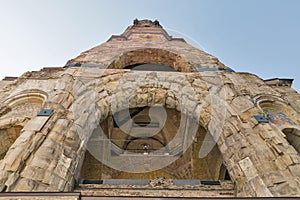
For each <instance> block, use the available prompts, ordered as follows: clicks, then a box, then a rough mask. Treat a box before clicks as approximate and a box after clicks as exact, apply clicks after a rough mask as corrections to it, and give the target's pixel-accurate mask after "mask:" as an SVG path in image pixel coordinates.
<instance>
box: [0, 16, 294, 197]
mask: <svg viewBox="0 0 300 200" xmlns="http://www.w3.org/2000/svg"><path fill="white" fill-rule="evenodd" d="M147 63H150V64H162V65H165V66H169V67H171V68H173V69H174V70H175V71H151V70H150V71H149V70H147V71H140V70H134V68H133V69H129V68H126V67H128V66H135V65H140V64H147ZM124 68H125V69H124ZM290 86H291V84H290V82H289V81H286V80H284V81H283V80H279V79H278V80H277V79H276V80H268V81H264V80H262V79H260V78H259V77H257V76H256V75H253V74H250V73H241V72H233V71H232V70H230V68H228V67H227V66H225V65H224V64H222V63H221V62H220V61H219V60H218V59H217V58H215V57H214V56H212V55H209V54H207V53H206V52H204V51H202V50H199V49H196V48H194V47H192V46H191V45H189V44H187V43H186V42H185V41H184V40H183V39H178V38H172V37H171V36H169V35H168V34H167V33H166V32H165V30H164V29H163V28H162V27H161V25H160V24H159V23H158V22H157V21H155V22H152V21H149V20H141V21H139V20H137V21H136V20H135V22H134V25H132V26H129V27H128V28H127V29H126V31H125V32H124V33H123V34H121V35H120V36H112V37H111V38H110V39H109V40H108V41H107V42H105V43H104V44H101V45H99V46H96V47H94V48H92V49H90V50H88V51H85V52H83V53H82V54H81V55H79V56H78V57H76V58H74V59H71V60H69V61H68V62H67V64H66V66H64V67H62V68H44V69H41V70H40V71H33V72H26V73H24V74H23V75H22V76H20V77H18V78H15V79H13V78H10V79H4V80H2V81H0V102H1V104H0V105H1V107H0V141H1V142H0V191H2V192H73V191H75V192H82V194H85V195H87V196H93V195H97V194H98V195H101V196H103V195H104V196H105V195H106V196H118V195H119V196H122V195H123V196H135V195H136V196H143V195H144V196H153V195H154V193H155V190H153V187H154V186H158V185H160V184H161V185H166V187H162V190H160V191H159V192H158V193H156V195H162V196H167V197H172V194H173V196H177V197H178V196H180V194H178V192H179V191H182V194H183V195H184V196H186V197H200V196H201V197H209V196H216V197H233V196H237V197H287V196H289V197H292V196H293V197H299V196H300V155H299V153H300V95H299V94H298V93H297V92H296V91H295V90H293V89H292V88H291V87H290ZM150 107H162V108H165V109H166V110H167V111H166V116H167V120H166V122H165V125H166V127H165V129H162V131H160V132H159V133H157V134H156V135H154V134H153V135H151V137H150V136H149V137H147V134H146V133H145V130H147V131H148V132H151V131H155V130H156V129H158V128H162V127H161V124H162V120H160V118H159V117H162V116H164V115H163V114H159V115H157V114H156V115H155V113H154V115H153V116H154V118H155V117H157V118H155V119H154V118H153V119H151V120H152V121H151V122H150V121H149V119H148V115H147V114H144V113H143V111H140V110H138V109H137V108H143V109H144V108H150ZM126 109H127V110H130V112H131V111H132V112H131V116H132V121H130V120H129V119H127V120H125V122H124V123H125V125H124V129H126V126H127V124H129V122H130V126H128V127H129V129H130V131H131V133H132V135H131V136H126V134H124V132H126V131H124V130H123V131H122V130H121V129H122V126H123V124H122V125H120V124H119V125H115V124H114V122H115V121H116V119H113V117H115V116H114V114H115V113H118V114H119V116H120V119H125V118H124V117H123V118H122V115H123V111H124V110H126ZM41 110H52V111H53V112H52V113H50V114H49V115H46V116H44V115H40V114H39V112H40V111H41ZM144 111H145V110H144ZM134 112H135V116H133V113H134ZM149 113H150V111H149ZM124 115H125V114H124ZM149 115H150V114H149ZM257 116H260V117H264V119H266V120H267V121H263V122H262V121H260V120H258V119H257V118H255V117H257ZM158 119H159V120H158ZM155 120H156V121H155ZM120 121H122V120H120ZM152 122H153V123H152ZM143 123H144V124H143ZM145 123H146V124H145ZM136 124H140V125H141V126H136ZM182 124H183V125H182ZM144 126H146V127H144ZM128 127H127V128H128ZM101 128H102V129H103V131H102V132H104V133H103V137H104V136H105V137H107V138H106V139H105V140H104V139H103V138H102V139H103V140H102V139H101V141H106V142H103V144H102V145H104V146H102V147H103V148H102V149H100V150H101V151H100V156H101V159H104V160H108V161H110V162H112V163H113V162H114V163H116V164H118V165H122V166H123V165H124V163H126V167H127V168H126V170H128V172H126V173H121V172H119V171H120V170H115V169H112V168H113V167H110V168H109V167H105V165H103V164H101V163H100V164H99V163H96V162H92V161H91V160H88V158H89V156H88V155H87V153H88V151H89V150H90V149H89V148H88V147H89V145H90V144H91V143H90V142H91V141H90V138H92V137H93V136H94V134H95V133H97V131H98V132H99V130H98V129H101ZM141 130H143V131H141ZM194 130H195V133H193V132H194ZM147 131H146V132H147ZM139 134H140V135H139ZM141 134H144V135H141ZM175 135H176V136H175ZM177 135H178V137H177ZM139 136H141V137H139ZM105 145H111V146H112V147H111V146H105ZM147 145H148V146H147ZM108 147H109V148H108ZM138 148H140V149H138ZM129 149H130V150H131V152H129V153H128V151H126V150H129ZM183 150H186V151H184V152H183V153H182V151H183ZM111 152H114V154H112V153H111ZM124 152H127V153H124ZM115 154H117V155H118V157H116V156H115ZM137 154H138V156H139V157H142V156H144V157H142V158H143V159H142V160H139V159H137ZM178 155H179V156H178ZM158 156H160V160H159V161H157V157H158ZM176 156H177V157H176ZM180 156H181V157H180ZM146 158H147V159H146ZM151 159H152V160H151ZM172 159H173V160H172ZM179 159H180V160H179ZM176 160H179V161H176ZM171 161H172V163H173V164H172V165H170V166H169V167H167V164H168V162H171ZM175 161H176V162H175ZM140 162H143V163H142V164H141V163H140ZM86 163H88V164H89V165H87V164H86ZM157 164H159V165H164V164H165V165H166V167H164V168H163V169H162V170H160V169H156V170H157V171H156V172H155V173H154V172H151V171H148V172H147V173H148V174H147V176H144V177H147V178H149V177H151V179H152V182H151V184H149V185H148V186H147V187H145V188H143V187H139V188H137V189H136V193H134V192H133V190H132V189H130V188H132V187H134V186H129V185H123V186H122V187H121V186H116V185H114V186H107V185H105V184H102V185H99V184H98V185H97V184H96V185H95V184H90V185H89V184H80V183H79V181H80V179H82V178H86V177H89V175H88V174H89V173H92V171H93V170H98V172H97V171H93V175H90V177H89V178H91V177H92V176H97V175H99V177H97V179H99V180H100V179H107V178H108V179H114V178H116V177H117V178H125V179H130V178H132V179H134V177H138V175H134V172H132V171H130V169H132V167H135V166H136V168H134V169H135V170H136V172H138V171H139V170H140V171H143V170H145V169H152V168H151V167H154V166H156V165H157ZM91 166H94V167H91ZM157 166H158V165H157ZM159 170H160V171H159ZM151 173H152V174H151ZM164 174H166V176H167V178H162V177H163V176H162V175H164ZM157 176H158V177H157ZM226 177H227V178H226ZM139 178H143V176H142V175H141V176H139ZM155 178H156V179H155ZM173 179H186V180H190V179H204V180H206V181H218V180H223V181H225V180H226V181H227V182H226V181H225V182H226V183H227V185H226V184H225V182H224V183H223V184H221V185H218V186H207V185H206V186H205V185H199V186H188V185H186V186H180V187H179V186H174V185H173V182H172V181H171V180H173ZM151 185H152V186H153V187H151ZM108 187H110V189H107V188H108ZM191 187H192V189H191V190H189V188H191ZM120 188H123V189H120ZM166 188H169V189H166ZM170 188H172V189H170ZM171 190H172V192H173V193H172V192H171ZM176 190H177V194H176V192H174V191H176ZM190 191H193V192H194V195H193V194H192V193H190ZM171 193H172V194H171ZM66 198H67V197H66ZM70 198H73V199H78V198H79V197H78V196H76V195H75V196H74V197H70ZM0 199H1V196H0ZM24 199H26V198H25V197H24ZM61 199H64V197H61Z"/></svg>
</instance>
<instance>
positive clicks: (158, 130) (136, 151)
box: [80, 107, 228, 181]
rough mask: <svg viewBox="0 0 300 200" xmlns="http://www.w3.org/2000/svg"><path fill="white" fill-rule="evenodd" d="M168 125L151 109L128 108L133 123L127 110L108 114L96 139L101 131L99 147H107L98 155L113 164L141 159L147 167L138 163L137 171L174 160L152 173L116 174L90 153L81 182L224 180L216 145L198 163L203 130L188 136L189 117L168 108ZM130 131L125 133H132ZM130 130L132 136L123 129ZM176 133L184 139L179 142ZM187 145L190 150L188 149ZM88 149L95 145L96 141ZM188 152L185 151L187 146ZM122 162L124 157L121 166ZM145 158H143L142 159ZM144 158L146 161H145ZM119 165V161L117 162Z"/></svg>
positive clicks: (224, 176)
mask: <svg viewBox="0 0 300 200" xmlns="http://www.w3.org/2000/svg"><path fill="white" fill-rule="evenodd" d="M163 109H165V111H166V113H165V114H166V115H165V120H163V119H162V118H163V117H162V115H163V114H162V113H159V112H152V114H150V113H151V111H150V110H151V108H150V107H138V108H131V109H129V116H130V119H132V121H129V118H128V117H126V116H127V115H126V111H125V110H121V111H119V112H118V113H114V115H112V114H110V115H109V116H108V117H107V118H106V120H104V121H103V122H102V123H101V124H100V126H99V127H98V128H97V129H95V130H96V131H94V133H93V134H97V132H100V131H103V134H104V135H105V139H104V137H103V136H101V137H98V138H100V142H102V143H103V144H104V145H103V146H102V149H101V150H100V151H99V152H100V153H101V154H102V155H101V158H103V157H105V158H106V160H109V161H110V162H114V161H115V162H116V163H118V164H119V165H124V164H125V165H131V164H132V163H134V162H135V161H134V159H140V160H141V161H142V162H143V163H138V162H137V163H135V164H137V165H136V166H134V167H136V168H135V169H136V171H137V172H139V170H140V169H141V168H147V167H151V165H154V164H157V163H153V162H157V160H156V161H155V158H156V159H157V158H159V159H158V161H160V162H163V161H164V160H167V159H169V158H175V159H174V160H173V161H172V162H170V163H169V164H168V165H166V166H163V167H162V168H160V169H156V170H153V171H151V170H150V171H146V172H142V173H134V172H131V171H126V170H124V171H122V170H120V169H115V168H114V167H112V166H108V165H107V164H106V163H103V162H102V160H101V159H100V160H99V159H98V158H99V157H95V156H94V155H92V154H93V153H92V152H89V151H87V152H86V154H85V159H84V161H83V165H82V168H81V172H80V179H85V180H102V179H154V178H156V177H166V178H170V179H178V180H181V179H185V180H206V181H217V180H220V179H221V180H225V178H228V175H227V176H226V175H225V174H226V170H225V173H224V175H222V174H221V173H223V172H222V169H224V168H225V169H226V167H224V165H222V163H223V159H222V156H221V153H220V151H219V149H218V147H217V145H214V147H213V148H212V150H211V151H210V153H209V154H208V155H207V156H206V157H204V158H199V151H200V148H201V147H202V144H203V143H204V140H205V136H206V134H207V131H206V130H205V129H204V128H203V127H202V126H197V130H196V131H195V134H194V135H189V132H191V129H192V125H190V124H191V121H189V120H190V118H189V116H186V115H184V114H183V113H180V112H178V111H176V110H175V109H170V108H165V107H163ZM128 127H129V129H126V128H128ZM125 129H126V130H129V132H127V131H124V130H125ZM177 134H181V136H180V137H177ZM187 140H191V141H190V145H187ZM87 145H93V142H91V143H88V144H87ZM185 145H187V148H186V149H184V146H185ZM122 158H125V159H124V161H126V163H123V161H122ZM131 158H133V160H131ZM141 158H142V159H141ZM143 158H144V159H143ZM118 161H120V162H118Z"/></svg>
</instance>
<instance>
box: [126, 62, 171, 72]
mask: <svg viewBox="0 0 300 200" xmlns="http://www.w3.org/2000/svg"><path fill="white" fill-rule="evenodd" d="M124 69H131V70H139V71H169V72H176V70H175V69H173V68H172V67H170V66H167V65H163V64H155V63H147V64H136V65H129V66H127V67H125V68H124Z"/></svg>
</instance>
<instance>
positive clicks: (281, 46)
mask: <svg viewBox="0 0 300 200" xmlns="http://www.w3.org/2000/svg"><path fill="white" fill-rule="evenodd" d="M0 3H1V4H0V5H1V6H0V25H1V26H0V28H1V31H0V55H1V57H0V78H3V77H4V76H19V75H21V74H22V73H24V72H26V71H31V70H39V69H40V68H42V67H45V66H63V65H64V64H65V63H66V61H67V60H69V59H71V58H73V57H75V56H77V55H79V54H80V53H81V52H82V51H84V50H87V49H89V48H91V47H93V46H96V45H98V44H101V43H102V42H105V41H106V40H107V39H108V38H109V37H110V35H112V34H120V33H122V32H123V31H124V30H125V29H126V27H127V26H128V25H131V24H132V21H133V19H135V18H139V19H145V18H147V19H152V20H154V19H158V20H159V21H160V23H161V24H162V25H163V27H164V28H166V29H167V30H169V29H172V30H175V31H177V32H180V33H182V34H183V35H186V36H188V37H189V38H192V39H193V40H195V41H197V43H199V44H200V45H201V47H203V48H204V49H205V50H206V51H207V52H208V53H210V54H213V55H214V56H216V57H218V58H219V59H220V60H221V62H223V63H224V64H225V65H227V66H229V67H231V68H233V69H234V70H235V71H240V72H250V73H254V74H257V75H258V76H260V77H261V78H263V79H268V78H277V77H278V78H294V79H295V81H294V85H293V87H294V88H295V89H297V90H298V91H300V70H299V67H300V62H299V61H298V58H299V57H300V22H299V21H300V11H299V10H300V1H299V0H205V1H204V0H152V1H142V0H138V1H136V0H126V1H121V0H120V1H116V0H110V1H107V0H106V1H102V0H84V1H83V0H42V1H41V0H0Z"/></svg>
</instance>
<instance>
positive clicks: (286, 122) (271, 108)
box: [259, 99, 299, 127]
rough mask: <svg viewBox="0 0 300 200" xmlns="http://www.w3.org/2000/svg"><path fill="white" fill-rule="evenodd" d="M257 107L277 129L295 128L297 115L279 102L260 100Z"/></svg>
mask: <svg viewBox="0 0 300 200" xmlns="http://www.w3.org/2000/svg"><path fill="white" fill-rule="evenodd" d="M259 107H260V108H261V109H262V111H263V112H264V113H265V115H266V117H267V118H268V119H269V120H270V122H271V123H273V124H276V125H277V126H278V127H285V126H297V125H298V121H299V114H298V113H297V112H296V111H294V110H293V109H292V108H290V107H289V106H288V105H286V104H285V103H284V102H281V101H279V100H273V99H269V100H268V99H267V100H260V101H259Z"/></svg>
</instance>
